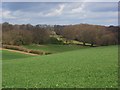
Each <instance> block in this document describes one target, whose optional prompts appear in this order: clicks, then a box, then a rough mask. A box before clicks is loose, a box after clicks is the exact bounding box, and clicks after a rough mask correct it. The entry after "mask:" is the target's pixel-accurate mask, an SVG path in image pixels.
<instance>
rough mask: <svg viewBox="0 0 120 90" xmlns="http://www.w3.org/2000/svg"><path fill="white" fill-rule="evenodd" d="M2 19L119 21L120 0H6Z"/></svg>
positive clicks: (19, 21)
mask: <svg viewBox="0 0 120 90" xmlns="http://www.w3.org/2000/svg"><path fill="white" fill-rule="evenodd" d="M0 17H2V21H1V20H0V21H1V22H9V23H12V24H33V25H36V24H49V25H54V24H60V25H66V24H80V23H87V24H97V25H118V3H117V2H3V3H2V15H0Z"/></svg>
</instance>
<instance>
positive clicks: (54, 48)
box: [24, 44, 88, 53]
mask: <svg viewBox="0 0 120 90" xmlns="http://www.w3.org/2000/svg"><path fill="white" fill-rule="evenodd" d="M24 47H25V48H28V49H33V50H42V51H46V52H51V53H59V52H65V51H72V50H78V49H84V48H88V46H80V45H54V44H48V45H26V46H24Z"/></svg>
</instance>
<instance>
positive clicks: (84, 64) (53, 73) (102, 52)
mask: <svg viewBox="0 0 120 90" xmlns="http://www.w3.org/2000/svg"><path fill="white" fill-rule="evenodd" d="M26 47H28V48H33V49H35V48H36V47H37V48H38V46H36V47H35V46H26ZM49 47H50V45H49ZM77 47H78V46H77ZM40 48H42V47H40ZM40 48H39V49H40ZM54 48H56V49H51V50H53V52H59V53H56V54H50V55H43V56H34V57H33V56H31V57H29V56H24V57H23V56H22V57H23V58H21V57H20V58H13V59H12V57H10V58H11V60H9V57H8V58H5V59H6V60H3V87H4V88H9V87H11V88H15V87H16V88H20V87H24V88H25V87H26V88H31V87H32V88H38V87H39V88H45V87H52V88H53V87H54V88H61V87H66V88H70V87H77V88H81V87H84V88H87V87H94V88H99V87H100V88H101V87H109V88H110V87H117V76H118V75H117V74H118V73H117V68H118V61H117V60H118V47H117V46H103V47H94V48H84V47H83V48H82V47H80V48H76V49H71V50H68V47H66V49H65V47H64V49H62V48H61V49H62V50H58V49H57V48H59V47H54ZM70 48H72V46H71V47H70ZM42 50H46V51H51V50H50V49H48V48H44V47H43V48H42ZM64 50H65V52H64ZM66 51H67V52H66ZM60 52H62V53H60ZM9 54H10V53H9ZM4 55H7V52H5V51H3V59H4V57H5V56H4ZM12 55H13V54H12ZM16 57H17V56H16ZM26 57H27V58H26Z"/></svg>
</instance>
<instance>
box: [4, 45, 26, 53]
mask: <svg viewBox="0 0 120 90" xmlns="http://www.w3.org/2000/svg"><path fill="white" fill-rule="evenodd" d="M3 48H6V49H12V50H18V51H24V52H28V49H26V48H24V47H21V46H13V45H3Z"/></svg>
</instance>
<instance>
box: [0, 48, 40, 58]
mask: <svg viewBox="0 0 120 90" xmlns="http://www.w3.org/2000/svg"><path fill="white" fill-rule="evenodd" d="M0 50H7V51H11V52H17V53H22V54H27V55H34V56H37V55H38V54H32V53H27V52H23V51H17V50H11V49H5V48H0Z"/></svg>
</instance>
